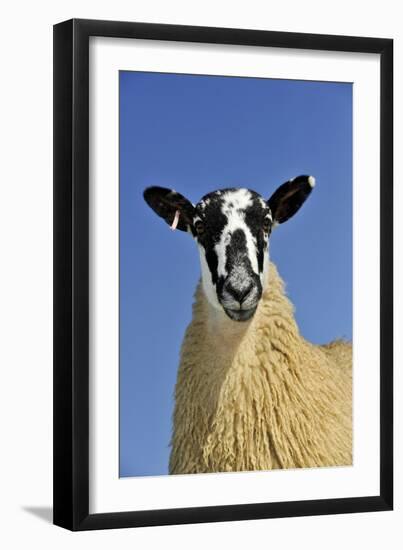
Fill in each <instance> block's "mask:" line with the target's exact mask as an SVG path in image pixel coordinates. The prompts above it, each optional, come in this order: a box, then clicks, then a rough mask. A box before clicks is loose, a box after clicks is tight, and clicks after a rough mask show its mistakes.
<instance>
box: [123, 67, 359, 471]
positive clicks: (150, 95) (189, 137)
mask: <svg viewBox="0 0 403 550" xmlns="http://www.w3.org/2000/svg"><path fill="white" fill-rule="evenodd" d="M119 108H120V476H144V475H161V474H166V473H167V472H168V457H169V447H168V444H169V439H170V433H171V416H172V410H173V392H174V385H175V379H176V372H177V368H178V354H179V349H180V345H181V341H182V337H183V333H184V330H185V328H186V326H187V324H188V323H189V321H190V318H191V304H192V300H193V293H194V289H195V286H196V283H197V281H198V278H199V276H200V266H199V257H198V252H197V249H196V246H195V244H194V242H193V241H192V239H191V237H190V236H189V235H188V234H186V233H183V232H181V231H175V232H172V231H170V229H169V227H168V226H167V225H166V224H165V222H163V221H162V220H161V219H160V218H158V217H157V216H156V214H154V212H153V211H152V210H150V208H149V207H148V206H147V205H146V204H145V202H144V200H143V198H142V192H143V190H144V188H145V187H148V186H150V185H160V186H163V187H172V188H175V189H176V190H177V191H179V192H180V193H182V194H184V195H185V196H186V197H188V198H189V199H190V200H191V201H192V202H197V201H198V200H199V199H200V198H201V197H202V196H203V195H204V194H205V193H207V192H209V191H212V190H215V189H219V188H223V187H249V188H251V189H254V190H255V191H257V192H259V193H261V194H262V195H263V196H264V197H267V198H269V197H270V195H271V194H272V192H273V191H274V190H275V189H276V187H278V186H279V185H280V184H281V183H283V182H284V181H286V180H287V179H289V178H291V177H294V176H296V175H299V174H312V175H314V176H315V178H316V181H317V185H316V187H315V189H314V191H313V193H312V194H311V196H310V198H309V199H308V201H307V202H306V203H305V205H304V206H303V208H302V209H301V210H300V211H299V212H298V213H297V214H296V215H295V217H294V218H292V219H291V220H289V221H288V222H286V223H285V224H283V225H281V226H279V227H278V228H277V229H276V230H275V231H274V232H273V234H272V237H271V240H270V255H271V259H272V260H273V261H274V262H275V263H276V265H277V267H278V269H279V272H280V274H281V276H282V277H283V279H284V280H285V282H286V288H287V292H288V295H289V296H290V298H291V299H292V301H293V303H294V305H295V308H296V318H297V322H298V324H299V327H300V330H301V333H302V334H303V335H304V336H305V337H306V338H307V339H309V340H311V341H313V342H315V343H325V342H327V341H330V340H332V339H334V338H337V337H345V338H349V339H351V337H352V85H351V84H348V83H324V82H308V81H291V80H270V79H258V78H233V77H230V78H228V77H219V76H218V77H217V76H193V75H173V74H159V73H141V72H140V73H138V72H126V71H123V72H121V73H120V106H119Z"/></svg>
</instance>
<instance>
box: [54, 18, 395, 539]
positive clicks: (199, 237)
mask: <svg viewBox="0 0 403 550" xmlns="http://www.w3.org/2000/svg"><path fill="white" fill-rule="evenodd" d="M392 79H393V41H392V40H391V39H385V38H360V37H347V36H325V35H312V34H299V33H289V32H268V31H256V30H244V29H226V28H206V27H187V26H176V25H175V26H173V25H157V24H146V23H125V22H113V21H91V20H76V19H74V20H70V21H66V22H63V23H60V24H58V25H55V27H54V523H55V524H57V525H59V526H62V527H65V528H68V529H71V530H87V529H103V528H117V527H136V526H151V525H167V524H180V523H199V522H212V521H229V520H243V519H254V518H274V517H291V516H302V515H319V514H336V513H349V512H369V511H380V510H391V509H392V506H393V442H392V434H393V415H392V412H393V404H392V395H393V392H392V389H393V378H392V345H393V305H392V299H393V275H392V273H393V263H392V262H393V231H392V229H393V219H392V213H393V167H392V163H393V157H392V150H393V148H392V138H393V131H392V113H393V111H392V109H393V95H392V94H393V86H392V84H393V80H392Z"/></svg>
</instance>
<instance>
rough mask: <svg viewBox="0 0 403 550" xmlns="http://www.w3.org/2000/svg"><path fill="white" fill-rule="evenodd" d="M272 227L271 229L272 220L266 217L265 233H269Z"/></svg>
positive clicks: (264, 222) (264, 223)
mask: <svg viewBox="0 0 403 550" xmlns="http://www.w3.org/2000/svg"><path fill="white" fill-rule="evenodd" d="M270 227H271V220H270V218H269V217H266V218H265V219H264V220H263V231H264V232H265V233H269V231H270Z"/></svg>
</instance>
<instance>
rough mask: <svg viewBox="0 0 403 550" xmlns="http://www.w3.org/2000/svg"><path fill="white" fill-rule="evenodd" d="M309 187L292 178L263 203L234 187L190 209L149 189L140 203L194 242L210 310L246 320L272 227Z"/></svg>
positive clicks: (257, 293)
mask: <svg viewBox="0 0 403 550" xmlns="http://www.w3.org/2000/svg"><path fill="white" fill-rule="evenodd" d="M314 185H315V180H314V178H313V177H312V176H298V177H297V178H294V179H292V180H289V181H287V182H286V183H284V184H283V185H281V186H280V187H279V188H278V189H277V191H275V193H274V194H273V195H272V196H271V198H270V199H269V200H265V199H264V198H263V197H262V196H261V195H259V194H258V193H256V192H255V191H252V190H250V189H234V188H231V189H221V190H217V191H213V192H211V193H208V194H207V195H205V196H204V197H203V198H202V199H201V200H200V201H199V202H198V203H197V204H196V205H193V204H192V203H191V202H190V201H188V200H187V199H186V198H185V197H184V196H183V195H181V194H179V193H177V192H176V191H173V190H171V189H166V188H162V187H149V188H148V189H146V190H145V192H144V198H145V200H146V202H147V204H148V205H149V206H150V207H151V208H152V209H153V210H154V211H155V212H156V213H157V214H158V215H159V216H161V217H162V218H163V219H164V220H165V221H166V222H167V223H168V224H169V225H170V226H171V228H172V229H176V228H177V229H180V230H182V231H187V232H189V233H190V234H191V235H192V236H193V238H194V239H195V241H196V243H197V246H198V248H199V253H200V262H201V270H202V283H203V289H204V292H205V295H206V298H207V300H208V301H209V303H210V304H211V306H212V307H214V308H215V309H218V310H221V311H224V312H225V313H226V315H227V316H228V317H229V318H230V319H232V320H233V321H247V320H249V319H251V317H252V316H253V315H254V313H255V311H256V308H257V306H258V303H259V300H260V298H261V296H262V292H263V289H264V286H265V284H266V283H267V277H266V274H267V269H268V265H269V247H268V242H269V237H270V234H271V231H272V228H273V227H274V226H275V225H277V224H280V223H283V222H285V221H286V220H288V219H289V218H290V217H291V216H293V215H294V214H295V213H296V212H297V211H298V210H299V208H300V207H301V205H302V204H303V202H304V201H305V200H306V198H307V197H308V195H309V194H310V192H311V191H312V189H313V187H314Z"/></svg>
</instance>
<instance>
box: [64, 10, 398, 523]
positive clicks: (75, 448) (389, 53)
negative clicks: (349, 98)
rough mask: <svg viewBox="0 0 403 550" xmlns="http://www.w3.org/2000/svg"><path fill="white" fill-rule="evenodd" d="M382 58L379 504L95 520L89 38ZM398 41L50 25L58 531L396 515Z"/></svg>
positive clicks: (109, 24) (202, 510)
mask: <svg viewBox="0 0 403 550" xmlns="http://www.w3.org/2000/svg"><path fill="white" fill-rule="evenodd" d="M91 36H103V37H118V38H133V39H147V40H170V41H181V42H199V43H214V44H232V45H244V46H251V45H253V46H266V47H279V48H298V49H308V50H328V51H343V52H364V53H377V54H380V58H381V78H380V82H381V106H380V107H381V126H380V137H381V148H380V182H381V188H380V195H381V203H380V204H381V207H380V221H381V224H380V230H381V235H380V238H381V258H380V277H381V279H380V280H381V287H380V293H381V295H380V300H381V301H380V308H381V309H380V343H381V348H380V365H381V368H380V404H379V407H380V408H379V413H380V421H381V422H380V427H381V430H380V490H379V494H377V495H373V496H362V497H355V498H338V499H327V500H309V501H293V502H276V503H259V504H238V505H228V506H211V507H210V506H208V507H198V508H180V509H178V508H175V509H165V510H148V511H133V512H116V513H102V514H90V513H89V290H90V288H89V206H90V205H89V181H88V175H89V158H88V154H89V124H88V121H89V38H90V37H91ZM392 213H393V40H391V39H385V38H361V37H350V36H328V35H314V34H300V33H289V32H270V31H256V30H244V29H229V28H228V29H227V28H208V27H190V26H178V25H159V24H148V23H126V22H115V21H96V20H80V19H73V20H69V21H65V22H63V23H60V24H57V25H55V26H54V523H55V524H56V525H59V526H61V527H65V528H67V529H71V530H90V529H104V528H118V527H139V526H152V525H168V524H183V523H202V522H216V521H233V520H246V519H258V518H276V517H291V516H305V515H320V514H340V513H352V512H371V511H380V510H391V509H392V507H393V400H392V397H393V217H392Z"/></svg>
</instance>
